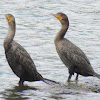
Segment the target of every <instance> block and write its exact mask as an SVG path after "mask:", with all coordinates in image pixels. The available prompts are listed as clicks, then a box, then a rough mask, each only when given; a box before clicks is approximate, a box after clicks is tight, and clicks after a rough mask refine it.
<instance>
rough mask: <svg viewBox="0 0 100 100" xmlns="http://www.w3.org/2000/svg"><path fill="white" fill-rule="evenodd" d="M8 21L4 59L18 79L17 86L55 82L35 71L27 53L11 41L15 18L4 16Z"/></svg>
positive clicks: (9, 15)
mask: <svg viewBox="0 0 100 100" xmlns="http://www.w3.org/2000/svg"><path fill="white" fill-rule="evenodd" d="M5 16H6V19H7V21H8V26H9V28H8V34H7V36H6V38H5V40H4V49H5V55H6V59H7V61H8V64H9V66H10V67H11V69H12V71H13V72H14V73H15V74H16V75H17V76H18V77H19V78H20V81H19V84H23V82H24V81H40V80H42V81H44V82H46V83H48V82H47V81H51V82H55V81H52V80H49V79H46V78H43V77H42V76H41V75H40V74H39V73H38V71H37V69H36V67H35V64H34V62H33V60H32V59H31V57H30V55H29V53H28V52H27V51H26V50H25V49H24V48H23V47H22V46H21V45H20V44H18V43H17V42H15V41H14V40H13V38H14V36H15V31H16V24H15V18H14V16H13V15H11V14H6V15H5Z"/></svg>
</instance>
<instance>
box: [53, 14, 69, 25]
mask: <svg viewBox="0 0 100 100" xmlns="http://www.w3.org/2000/svg"><path fill="white" fill-rule="evenodd" d="M52 15H53V16H54V17H56V18H57V19H58V20H59V21H60V22H61V24H64V23H69V21H68V17H67V15H65V14H64V13H57V14H52Z"/></svg>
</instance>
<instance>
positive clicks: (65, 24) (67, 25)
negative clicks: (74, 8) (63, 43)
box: [54, 22, 69, 42]
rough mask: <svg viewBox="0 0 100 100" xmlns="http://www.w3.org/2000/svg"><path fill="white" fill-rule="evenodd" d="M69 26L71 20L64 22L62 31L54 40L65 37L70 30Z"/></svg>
mask: <svg viewBox="0 0 100 100" xmlns="http://www.w3.org/2000/svg"><path fill="white" fill-rule="evenodd" d="M68 27H69V22H68V23H64V24H62V26H61V29H60V31H59V32H58V33H57V35H56V37H55V40H54V41H55V42H56V41H59V40H61V39H63V38H64V36H65V34H66V32H67V30H68Z"/></svg>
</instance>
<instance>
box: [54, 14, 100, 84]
mask: <svg viewBox="0 0 100 100" xmlns="http://www.w3.org/2000/svg"><path fill="white" fill-rule="evenodd" d="M52 15H53V16H55V17H56V18H57V19H58V20H59V21H60V23H61V29H60V31H59V32H58V33H57V35H56V37H55V39H54V43H55V46H56V50H57V53H58V55H59V57H60V59H61V60H62V62H63V63H64V64H65V66H66V67H68V71H69V77H68V80H67V81H68V82H70V79H71V76H72V75H74V73H77V76H76V80H78V75H79V74H80V75H83V76H95V77H98V78H100V75H99V74H97V73H95V72H94V70H93V68H92V66H91V64H90V62H89V60H88V58H87V57H86V55H85V54H84V52H83V51H82V50H81V49H80V48H79V47H77V46H76V45H74V44H73V43H72V42H70V41H69V40H68V39H66V38H64V36H65V34H66V32H67V30H68V27H69V20H68V17H67V16H66V15H65V14H63V13H57V14H52Z"/></svg>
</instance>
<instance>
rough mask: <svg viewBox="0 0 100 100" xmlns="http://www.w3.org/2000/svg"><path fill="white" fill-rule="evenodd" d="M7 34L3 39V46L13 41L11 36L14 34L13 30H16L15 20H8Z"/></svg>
mask: <svg viewBox="0 0 100 100" xmlns="http://www.w3.org/2000/svg"><path fill="white" fill-rule="evenodd" d="M8 26H9V28H8V34H7V36H6V38H5V40H4V47H6V48H7V47H8V46H9V45H10V43H11V42H12V41H13V38H14V36H15V30H16V24H15V21H12V22H8Z"/></svg>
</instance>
